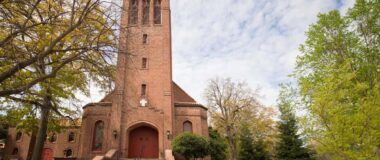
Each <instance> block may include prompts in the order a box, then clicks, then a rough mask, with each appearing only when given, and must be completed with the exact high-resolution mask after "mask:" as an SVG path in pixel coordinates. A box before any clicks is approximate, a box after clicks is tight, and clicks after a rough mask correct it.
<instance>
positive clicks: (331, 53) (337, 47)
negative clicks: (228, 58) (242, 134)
mask: <svg viewBox="0 0 380 160" xmlns="http://www.w3.org/2000/svg"><path fill="white" fill-rule="evenodd" d="M379 19H380V1H378V0H357V1H356V3H355V5H354V7H353V8H351V9H349V10H348V12H347V14H346V15H344V16H342V15H341V14H340V13H339V11H337V10H333V11H330V12H328V13H324V14H319V15H318V21H317V22H316V23H315V24H312V25H311V26H310V28H309V30H308V31H307V34H306V35H307V40H306V41H305V43H304V44H303V45H301V47H300V51H301V52H302V54H301V55H300V56H299V57H298V58H297V64H296V69H295V72H294V75H293V76H294V77H295V78H296V79H297V80H298V87H299V89H300V95H301V98H302V105H303V106H305V108H306V111H307V112H308V114H307V116H306V119H307V120H306V121H305V122H306V124H305V131H306V132H307V133H308V136H309V137H310V138H311V139H312V140H313V142H315V143H316V144H318V145H317V151H318V152H319V153H320V154H325V155H328V156H329V157H331V158H335V159H356V158H357V157H361V158H363V159H376V158H379V157H376V152H378V151H379V148H378V146H377V145H378V144H379V141H380V107H379V106H380V54H379V53H380V21H379Z"/></svg>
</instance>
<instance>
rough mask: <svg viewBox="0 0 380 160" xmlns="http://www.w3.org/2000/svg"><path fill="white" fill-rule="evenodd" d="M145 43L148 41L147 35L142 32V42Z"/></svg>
mask: <svg viewBox="0 0 380 160" xmlns="http://www.w3.org/2000/svg"><path fill="white" fill-rule="evenodd" d="M146 43H148V35H147V34H143V44H146Z"/></svg>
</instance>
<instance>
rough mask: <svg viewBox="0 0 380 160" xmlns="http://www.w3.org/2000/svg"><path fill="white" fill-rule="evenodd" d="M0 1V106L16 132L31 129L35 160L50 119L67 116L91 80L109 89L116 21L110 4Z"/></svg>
mask: <svg viewBox="0 0 380 160" xmlns="http://www.w3.org/2000/svg"><path fill="white" fill-rule="evenodd" d="M0 2H1V5H0V17H1V20H0V97H1V101H2V103H1V106H2V108H7V112H8V113H10V114H12V113H13V114H15V115H16V117H17V118H19V119H18V121H17V122H16V123H17V124H16V125H18V128H22V127H20V126H30V125H25V124H31V126H34V127H31V128H32V129H33V130H32V131H33V132H37V137H36V143H35V147H34V151H33V156H32V159H33V160H39V159H41V152H42V147H43V143H44V138H45V135H46V131H47V126H48V122H49V123H51V122H54V123H57V121H52V119H50V120H49V117H50V118H52V117H60V118H62V117H71V116H72V115H73V113H74V112H73V111H75V110H73V109H72V108H70V107H74V108H75V107H76V106H77V104H76V103H75V102H76V100H77V94H78V93H80V92H81V93H84V94H88V91H89V90H88V87H89V82H90V81H92V82H95V83H96V84H98V85H100V86H101V87H103V88H106V87H109V84H110V79H111V78H112V74H113V70H114V63H113V59H114V56H115V53H116V51H117V47H116V46H117V43H116V41H117V40H118V38H117V36H116V34H115V30H116V29H117V27H115V26H117V19H116V17H115V16H114V15H113V14H114V13H112V12H110V11H111V10H110V9H109V8H106V6H111V5H110V3H109V1H102V0H56V1H49V0H2V1H0ZM69 102H70V103H69ZM10 117H12V116H10ZM36 121H38V126H36V125H35V124H36ZM19 124H21V125H19ZM22 124H24V125H22Z"/></svg>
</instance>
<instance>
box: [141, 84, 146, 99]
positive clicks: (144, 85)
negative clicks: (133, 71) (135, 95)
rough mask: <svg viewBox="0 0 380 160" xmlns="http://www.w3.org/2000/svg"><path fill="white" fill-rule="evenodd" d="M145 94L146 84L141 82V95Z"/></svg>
mask: <svg viewBox="0 0 380 160" xmlns="http://www.w3.org/2000/svg"><path fill="white" fill-rule="evenodd" d="M145 95H146V84H142V85H141V96H145Z"/></svg>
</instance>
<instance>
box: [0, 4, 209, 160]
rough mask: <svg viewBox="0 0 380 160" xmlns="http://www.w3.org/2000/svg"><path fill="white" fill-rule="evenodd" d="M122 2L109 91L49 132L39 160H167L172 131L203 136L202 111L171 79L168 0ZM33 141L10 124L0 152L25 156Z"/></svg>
mask: <svg viewBox="0 0 380 160" xmlns="http://www.w3.org/2000/svg"><path fill="white" fill-rule="evenodd" d="M123 5H124V8H126V10H124V11H123V13H122V19H121V26H122V27H121V28H122V29H121V31H120V51H119V54H118V59H117V71H116V79H115V84H116V87H115V89H114V91H112V92H111V93H110V94H108V95H106V96H105V97H104V98H103V99H102V100H101V101H100V102H97V103H89V104H87V105H85V106H84V107H83V117H82V120H81V123H80V124H78V125H71V126H68V127H67V128H66V129H65V130H64V131H63V132H61V133H53V134H49V137H48V138H47V140H46V141H45V145H44V150H43V160H52V159H93V158H94V157H96V156H98V157H99V156H110V155H111V156H115V155H117V158H126V159H128V158H129V159H139V158H142V159H169V158H170V156H171V141H172V139H173V138H174V137H175V136H176V135H179V134H181V133H183V132H185V131H189V132H193V133H195V134H199V135H203V136H207V135H208V125H207V109H206V108H205V107H204V106H202V105H200V104H198V103H197V102H196V101H195V100H194V99H193V98H191V97H190V96H189V95H188V94H187V93H186V92H185V91H184V90H182V89H181V88H180V87H179V86H178V85H177V84H176V83H175V82H173V80H172V47H171V45H172V43H171V41H172V40H171V19H170V1H169V0H124V4H123ZM34 139H35V136H34V135H33V134H32V135H28V134H24V133H21V132H17V131H16V129H15V128H10V129H9V135H8V139H7V143H6V154H7V155H9V156H10V157H14V158H18V159H20V160H27V159H29V158H30V157H31V152H32V150H33V141H34ZM168 157H169V158H168Z"/></svg>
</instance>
